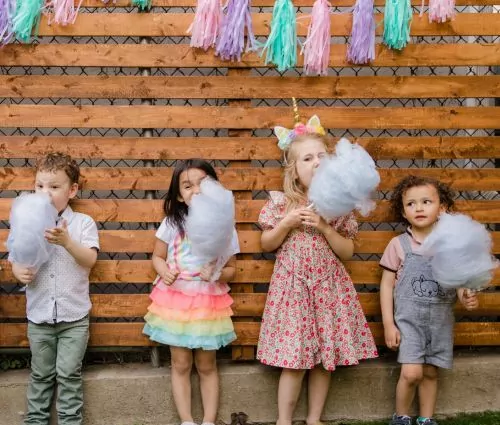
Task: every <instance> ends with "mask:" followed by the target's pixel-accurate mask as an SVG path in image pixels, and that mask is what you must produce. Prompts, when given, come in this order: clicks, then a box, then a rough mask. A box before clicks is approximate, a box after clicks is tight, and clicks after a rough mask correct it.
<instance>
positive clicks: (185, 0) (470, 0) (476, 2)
mask: <svg viewBox="0 0 500 425" xmlns="http://www.w3.org/2000/svg"><path fill="white" fill-rule="evenodd" d="M355 2H356V1H355V0H332V1H330V2H329V3H330V4H331V5H332V6H334V7H350V6H354V4H355ZM313 3H314V0H294V2H293V4H294V6H295V7H304V6H305V7H308V6H312V5H313ZM411 4H412V5H413V6H422V3H421V1H420V0H411ZM496 4H498V0H456V1H455V5H456V6H490V5H496ZM152 5H153V7H195V6H196V5H197V0H153V1H152ZM374 5H375V6H385V0H375V1H374ZM252 6H253V7H273V6H274V0H252ZM82 7H97V8H106V7H110V8H115V7H132V1H131V0H114V1H108V2H103V1H102V0H83V1H82Z"/></svg>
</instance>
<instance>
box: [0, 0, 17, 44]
mask: <svg viewBox="0 0 500 425" xmlns="http://www.w3.org/2000/svg"><path fill="white" fill-rule="evenodd" d="M15 13H16V1H15V0H0V47H2V46H5V45H6V44H7V43H9V42H10V40H11V39H12V36H13V35H14V34H13V31H12V20H13V19H14V15H15Z"/></svg>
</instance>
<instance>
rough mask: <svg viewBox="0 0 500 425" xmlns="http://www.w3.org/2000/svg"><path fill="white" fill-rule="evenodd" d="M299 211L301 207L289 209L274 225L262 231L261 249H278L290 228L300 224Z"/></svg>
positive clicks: (267, 250) (270, 250) (269, 250)
mask: <svg viewBox="0 0 500 425" xmlns="http://www.w3.org/2000/svg"><path fill="white" fill-rule="evenodd" d="M301 211H302V208H301V209H296V210H293V211H290V212H289V213H288V214H287V215H286V216H285V217H284V218H283V220H281V221H280V222H279V223H278V224H277V226H276V227H274V228H273V229H269V230H264V231H263V232H262V236H261V239H260V244H261V247H262V250H263V251H265V252H272V251H274V250H276V249H278V248H279V247H280V246H281V244H282V243H283V242H284V240H285V239H286V237H287V236H288V233H290V230H292V229H294V228H296V227H299V226H300V225H301V224H302V221H301V218H300V213H301Z"/></svg>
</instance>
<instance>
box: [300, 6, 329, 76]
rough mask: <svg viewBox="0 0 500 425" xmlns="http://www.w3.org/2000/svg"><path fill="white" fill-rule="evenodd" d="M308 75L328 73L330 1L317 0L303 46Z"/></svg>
mask: <svg viewBox="0 0 500 425" xmlns="http://www.w3.org/2000/svg"><path fill="white" fill-rule="evenodd" d="M301 54H303V55H304V71H305V73H306V75H326V74H327V72H328V64H329V62H330V3H328V1H327V0H316V1H315V2H314V5H313V8H312V12H311V22H310V24H309V29H308V31H307V38H306V41H305V42H304V45H303V46H302V51H301Z"/></svg>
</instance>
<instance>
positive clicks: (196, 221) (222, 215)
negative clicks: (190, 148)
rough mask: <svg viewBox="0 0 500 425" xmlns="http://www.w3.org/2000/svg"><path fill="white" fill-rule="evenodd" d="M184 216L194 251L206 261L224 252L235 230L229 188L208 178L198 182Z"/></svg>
mask: <svg viewBox="0 0 500 425" xmlns="http://www.w3.org/2000/svg"><path fill="white" fill-rule="evenodd" d="M200 192H201V193H199V194H198V195H195V196H193V198H192V199H191V205H190V206H189V211H188V215H187V218H186V234H187V236H188V238H189V240H190V241H191V244H192V251H193V254H194V255H196V256H197V257H198V258H200V259H203V260H205V261H206V262H207V263H209V262H212V261H214V260H215V259H217V258H218V257H220V256H223V255H225V254H226V253H227V250H228V248H229V245H230V243H231V240H232V237H233V231H234V198H233V193H232V192H231V191H230V190H226V189H224V187H222V185H221V184H220V183H219V182H217V181H215V180H213V179H210V178H206V179H204V180H203V181H202V182H201V185H200Z"/></svg>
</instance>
